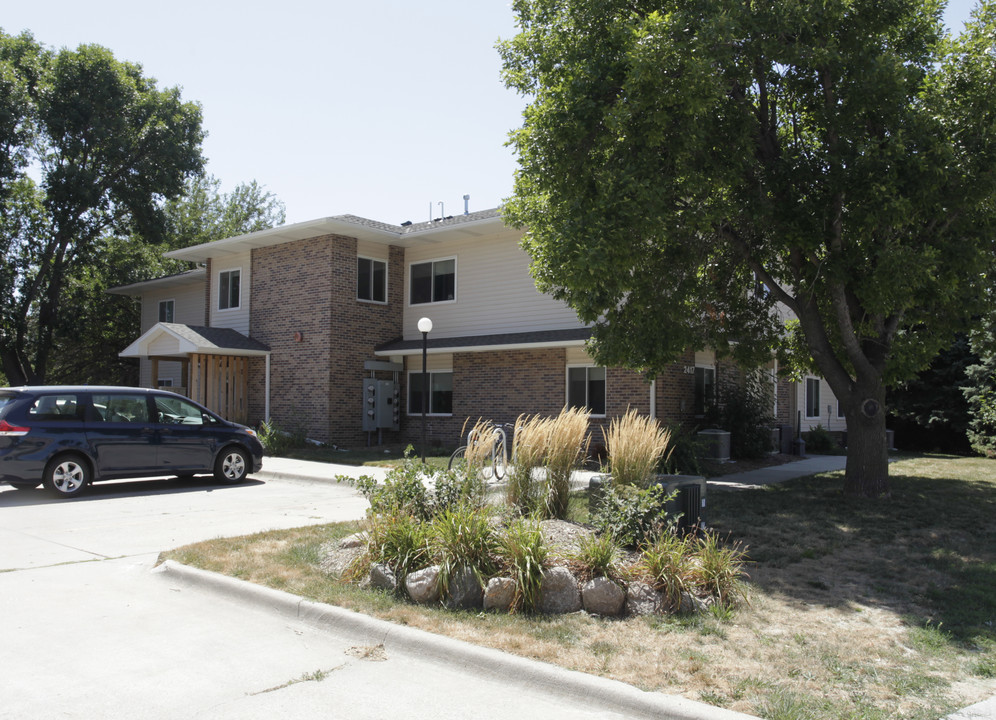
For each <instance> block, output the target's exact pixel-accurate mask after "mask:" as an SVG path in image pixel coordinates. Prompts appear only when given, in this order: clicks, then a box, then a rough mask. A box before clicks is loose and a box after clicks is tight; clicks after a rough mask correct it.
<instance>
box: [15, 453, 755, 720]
mask: <svg viewBox="0 0 996 720" xmlns="http://www.w3.org/2000/svg"><path fill="white" fill-rule="evenodd" d="M327 472H328V471H327V470H324V469H323V471H322V474H323V475H325V474H326V473H327ZM305 475H306V473H302V475H301V476H300V477H298V476H295V475H294V473H292V472H290V471H288V472H287V473H283V474H281V473H274V472H271V473H270V474H269V475H265V474H263V475H260V476H259V479H256V480H251V481H249V482H247V483H245V484H243V485H238V486H234V487H220V486H217V485H214V484H213V483H211V482H210V481H209V479H207V478H205V479H203V480H197V481H194V482H189V483H179V482H177V481H175V480H172V481H171V480H161V481H135V482H122V483H108V484H97V485H95V486H94V487H93V488H92V491H91V492H90V493H89V494H88V495H87V496H85V497H84V498H81V499H79V500H74V501H55V500H49V499H48V497H47V495H46V494H45V493H43V492H42V491H40V490H39V491H35V492H23V491H17V490H14V489H13V488H9V487H7V486H4V485H0V607H2V608H3V610H4V619H3V630H2V631H0V698H2V700H0V718H2V719H4V720H6V719H8V718H9V719H11V720H13V719H15V718H16V719H18V720H20V719H21V718H56V717H59V718H87V719H88V720H90V719H94V718H129V719H132V718H144V719H154V718H209V719H215V718H240V719H249V720H251V719H252V718H268V719H270V720H272V719H274V718H384V717H392V716H400V717H409V718H433V719H434V720H438V719H439V718H463V717H467V716H473V717H476V718H508V717H516V716H519V717H547V718H553V719H556V718H564V719H565V720H566V719H568V718H570V719H571V720H578V719H584V718H613V717H619V718H621V717H662V718H701V719H702V720H705V719H706V718H734V717H740V718H742V717H744V716H740V715H736V714H733V713H726V712H724V711H720V710H716V709H714V708H710V707H708V706H704V705H699V704H697V703H690V702H688V701H684V700H681V699H680V698H671V697H668V696H664V695H660V694H658V693H644V692H641V691H639V690H636V689H635V688H631V687H630V686H627V685H623V684H621V683H614V682H612V681H607V680H602V679H599V678H591V677H590V676H585V675H582V674H580V673H571V672H568V671H563V670H560V669H558V668H552V667H551V666H548V665H543V664H541V663H535V662H532V661H528V660H523V659H520V658H512V657H510V656H506V655H504V654H502V653H497V652H495V651H490V650H489V651H483V650H481V649H480V648H474V647H473V646H468V645H466V644H465V643H459V642H457V641H452V640H448V639H445V638H437V637H436V636H431V635H428V634H426V633H419V632H417V631H414V630H411V629H410V628H399V627H398V626H392V625H388V624H386V623H380V622H379V621H372V620H369V619H367V618H364V617H362V616H355V617H354V616H353V614H343V611H338V610H331V609H327V608H326V609H324V610H323V609H321V608H325V606H317V607H319V610H318V611H315V609H314V608H312V611H311V613H310V615H311V617H310V618H306V617H303V616H301V614H300V613H297V614H295V613H293V612H291V613H287V612H279V611H276V610H275V608H274V605H275V604H276V605H284V606H287V607H291V608H295V607H298V608H299V607H300V606H299V605H297V603H298V599H296V598H294V597H293V596H285V597H284V598H283V599H282V600H280V601H279V602H275V601H274V600H273V597H274V594H273V593H267V592H265V591H261V590H260V589H258V588H255V587H254V586H249V587H245V586H247V585H248V584H239V583H238V582H237V581H231V580H227V579H223V578H216V577H215V578H210V577H209V579H208V580H207V581H206V582H190V581H189V579H187V578H185V577H184V576H183V575H182V574H176V573H172V572H162V571H154V570H153V568H154V566H155V562H156V559H157V556H158V553H159V551H160V550H163V549H167V548H171V547H175V546H177V545H182V544H186V543H189V542H194V541H197V540H202V539H207V538H212V537H218V536H230V535H239V534H246V533H250V532H255V531H260V530H266V529H271V528H283V527H294V526H300V525H304V524H309V523H324V522H330V521H335V520H343V519H349V518H356V517H359V516H360V515H361V514H362V513H363V510H364V508H365V507H366V502H365V501H364V500H363V499H362V498H360V497H358V496H357V495H356V494H355V493H354V491H353V490H352V489H351V488H350V487H349V486H346V485H337V484H335V483H329V482H328V481H327V478H326V480H325V481H320V482H314V481H308V480H307V478H306V477H305ZM213 584H216V585H217V588H212V587H211V586H212V585H213ZM233 586H236V587H237V591H234V592H233V591H232V590H231V588H232V587H233ZM276 595H282V594H279V593H278V594H276ZM319 616H320V617H319ZM344 617H345V618H346V619H345V620H343V618H344ZM336 618H337V619H336ZM350 618H352V619H350Z"/></svg>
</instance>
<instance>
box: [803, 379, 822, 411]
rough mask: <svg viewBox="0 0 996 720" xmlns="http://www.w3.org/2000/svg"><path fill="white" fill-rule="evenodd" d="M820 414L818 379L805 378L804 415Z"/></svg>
mask: <svg viewBox="0 0 996 720" xmlns="http://www.w3.org/2000/svg"><path fill="white" fill-rule="evenodd" d="M819 416H820V380H819V378H806V417H808V418H815V417H819Z"/></svg>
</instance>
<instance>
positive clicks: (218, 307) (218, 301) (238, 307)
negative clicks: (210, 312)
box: [214, 265, 243, 313]
mask: <svg viewBox="0 0 996 720" xmlns="http://www.w3.org/2000/svg"><path fill="white" fill-rule="evenodd" d="M233 272H237V273H238V274H239V304H238V305H229V306H228V307H226V308H223V307H221V294H220V293H221V276H222V275H224V274H225V273H233ZM215 277H216V278H218V286H217V288H216V292H215V296H214V302H215V308H214V309H215V312H220V313H224V312H231V311H233V310H241V309H242V284H243V283H242V266H241V265H240V266H238V267H233V268H225V269H224V270H222V269H220V268H219V269H218V274H217V275H215ZM229 294H230V293H229Z"/></svg>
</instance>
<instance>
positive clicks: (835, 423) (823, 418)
mask: <svg viewBox="0 0 996 720" xmlns="http://www.w3.org/2000/svg"><path fill="white" fill-rule="evenodd" d="M807 379H813V376H809V377H808V378H805V379H803V380H802V381H801V382H799V383H796V385H795V388H796V407H797V408H798V409H799V410H801V411H802V431H803V432H806V431H807V430H811V429H813V428H815V427H816V426H817V425H822V426H823V427H824V428H825V429H826V430H830V431H837V430H847V421H846V420H845V419H844V418H842V417H841V418H839V417H837V408H838V404H837V398H836V397H835V396H834V394H833V391H832V390H831V389H830V384H829V383H828V382H827V381H826V380H825V379H824V378H819V381H820V415H819V417H806V380H807ZM828 406H829V424H828V420H827V415H828V413H827V407H828ZM797 417H798V416H797ZM792 420H793V422H794V421H795V420H796V418H792Z"/></svg>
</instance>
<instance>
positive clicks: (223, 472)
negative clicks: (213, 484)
mask: <svg viewBox="0 0 996 720" xmlns="http://www.w3.org/2000/svg"><path fill="white" fill-rule="evenodd" d="M250 462H251V461H250V460H249V454H248V453H247V452H246V451H245V450H243V449H242V448H240V447H235V446H232V447H227V448H225V449H224V450H223V451H222V453H221V455H219V456H218V459H217V460H216V461H215V463H214V479H215V480H217V481H218V482H220V483H225V484H226V485H234V484H236V483H240V482H242V481H243V480H245V479H246V476H247V475H248V474H249V467H250V464H249V463H250Z"/></svg>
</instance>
